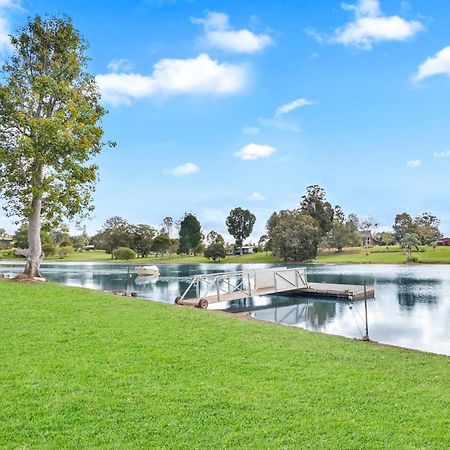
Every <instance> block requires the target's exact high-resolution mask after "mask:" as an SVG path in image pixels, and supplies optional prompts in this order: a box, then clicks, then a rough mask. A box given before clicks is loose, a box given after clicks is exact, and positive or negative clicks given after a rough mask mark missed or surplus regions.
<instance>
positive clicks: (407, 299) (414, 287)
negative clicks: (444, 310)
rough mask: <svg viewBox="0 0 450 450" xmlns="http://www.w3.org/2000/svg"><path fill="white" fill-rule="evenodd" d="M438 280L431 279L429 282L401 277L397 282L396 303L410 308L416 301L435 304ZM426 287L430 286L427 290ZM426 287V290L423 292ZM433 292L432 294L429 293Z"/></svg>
mask: <svg viewBox="0 0 450 450" xmlns="http://www.w3.org/2000/svg"><path fill="white" fill-rule="evenodd" d="M440 284H441V283H440V281H439V280H431V282H426V281H423V280H422V281H421V282H420V283H418V282H417V281H415V280H414V281H413V280H411V279H409V280H408V279H402V280H399V283H398V285H397V286H398V290H397V292H398V303H399V305H400V306H402V307H403V308H407V309H412V308H414V306H415V305H416V303H422V304H437V303H438V296H437V292H438V285H440ZM427 287H430V289H429V290H428V289H427ZM425 289H427V292H423V291H424V290H425ZM430 291H431V292H433V294H431V293H430Z"/></svg>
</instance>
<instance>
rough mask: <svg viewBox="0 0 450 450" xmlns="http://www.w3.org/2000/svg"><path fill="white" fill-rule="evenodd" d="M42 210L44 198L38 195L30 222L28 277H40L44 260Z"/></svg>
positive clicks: (26, 267)
mask: <svg viewBox="0 0 450 450" xmlns="http://www.w3.org/2000/svg"><path fill="white" fill-rule="evenodd" d="M41 210H42V198H41V197H40V196H36V197H34V198H33V202H32V212H31V216H30V221H29V224H28V249H29V253H28V257H27V263H26V265H25V270H24V272H23V273H24V274H25V275H27V276H28V278H35V277H40V276H41V274H40V273H39V267H40V265H41V262H42V258H43V255H42V242H41Z"/></svg>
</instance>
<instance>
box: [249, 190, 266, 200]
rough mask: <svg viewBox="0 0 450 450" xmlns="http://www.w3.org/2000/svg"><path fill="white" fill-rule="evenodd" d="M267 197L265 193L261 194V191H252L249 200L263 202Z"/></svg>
mask: <svg viewBox="0 0 450 450" xmlns="http://www.w3.org/2000/svg"><path fill="white" fill-rule="evenodd" d="M265 199H266V198H265V197H264V195H262V194H260V193H259V192H252V193H251V194H250V195H249V196H248V197H247V200H250V201H252V202H261V201H263V200H265Z"/></svg>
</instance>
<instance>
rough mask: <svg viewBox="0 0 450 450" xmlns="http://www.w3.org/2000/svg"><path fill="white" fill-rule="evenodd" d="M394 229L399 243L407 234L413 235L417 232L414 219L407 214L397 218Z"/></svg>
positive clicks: (398, 215)
mask: <svg viewBox="0 0 450 450" xmlns="http://www.w3.org/2000/svg"><path fill="white" fill-rule="evenodd" d="M392 228H393V229H394V233H395V239H396V240H397V242H400V241H401V240H402V239H403V236H405V235H406V234H407V233H409V234H411V233H415V232H416V226H415V224H414V221H413V218H412V217H411V216H410V215H409V214H408V213H406V212H404V213H401V214H397V215H396V216H395V219H394V225H393V226H392Z"/></svg>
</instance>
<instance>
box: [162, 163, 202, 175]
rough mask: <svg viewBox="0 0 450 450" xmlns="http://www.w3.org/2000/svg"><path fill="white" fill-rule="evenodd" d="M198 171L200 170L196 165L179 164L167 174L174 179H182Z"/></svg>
mask: <svg viewBox="0 0 450 450" xmlns="http://www.w3.org/2000/svg"><path fill="white" fill-rule="evenodd" d="M199 170H200V168H199V167H198V166H197V164H194V163H191V162H188V163H186V164H181V165H179V166H177V167H175V168H173V169H171V170H168V171H167V172H168V173H169V174H170V175H173V176H175V177H183V176H186V175H192V174H193V173H196V172H198V171H199Z"/></svg>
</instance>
